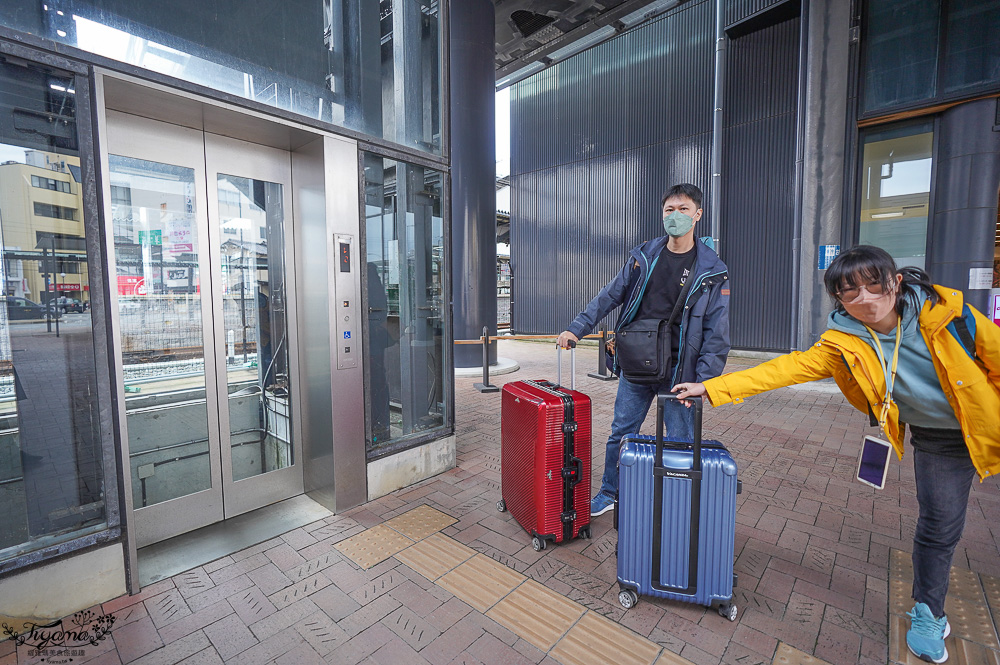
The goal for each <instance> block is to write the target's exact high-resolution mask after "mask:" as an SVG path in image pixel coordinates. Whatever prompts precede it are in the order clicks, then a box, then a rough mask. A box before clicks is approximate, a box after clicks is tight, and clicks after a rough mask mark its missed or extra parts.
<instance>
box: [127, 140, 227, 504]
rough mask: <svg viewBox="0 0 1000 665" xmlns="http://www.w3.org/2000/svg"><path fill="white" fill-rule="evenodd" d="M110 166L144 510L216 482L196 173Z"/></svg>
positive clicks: (138, 497) (135, 164) (135, 463)
mask: <svg viewBox="0 0 1000 665" xmlns="http://www.w3.org/2000/svg"><path fill="white" fill-rule="evenodd" d="M108 164H109V167H110V174H111V186H112V189H113V190H115V191H117V197H116V198H115V202H113V203H112V205H111V213H112V219H111V227H112V229H114V233H115V256H114V270H115V280H116V284H117V288H118V314H119V320H120V330H121V333H120V334H121V348H122V361H123V370H124V377H123V378H124V381H125V393H126V394H125V413H126V417H127V420H128V440H129V467H130V469H131V473H132V494H133V501H134V505H135V507H136V508H137V509H138V508H142V507H145V506H151V505H153V504H156V503H160V502H162V501H167V500H169V499H174V498H177V497H180V496H185V495H187V494H192V493H194V492H198V491H201V490H205V489H208V488H209V487H211V484H212V473H211V462H210V459H209V435H208V407H207V404H206V401H205V348H204V337H203V334H204V333H203V322H202V309H201V308H202V295H201V262H202V256H201V248H200V247H199V246H198V234H197V232H196V217H195V213H196V210H197V201H196V198H195V181H194V177H195V173H194V170H193V169H190V168H186V167H181V166H174V165H171V164H163V163H159V162H152V161H147V160H143V159H135V158H132V157H121V156H118V155H110V156H109V157H108ZM116 188H117V189H116Z"/></svg>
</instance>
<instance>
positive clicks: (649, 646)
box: [549, 612, 688, 665]
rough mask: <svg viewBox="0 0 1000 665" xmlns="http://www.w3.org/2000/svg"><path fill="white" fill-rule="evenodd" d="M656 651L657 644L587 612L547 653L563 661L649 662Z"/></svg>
mask: <svg viewBox="0 0 1000 665" xmlns="http://www.w3.org/2000/svg"><path fill="white" fill-rule="evenodd" d="M659 653H660V645H659V644H655V643H654V642H650V641H649V640H647V639H646V638H645V637H642V636H640V635H637V634H636V633H633V632H632V631H631V630H629V629H628V628H623V627H622V626H619V625H618V624H617V623H615V622H613V621H610V620H608V619H605V618H604V617H602V616H601V615H599V614H596V613H594V612H587V613H586V614H584V615H583V618H582V619H580V620H579V621H577V622H576V625H575V626H573V627H572V628H570V629H569V632H568V633H566V636H565V637H563V638H562V639H561V640H559V641H558V642H557V643H556V645H555V647H553V648H552V651H550V652H549V655H550V656H552V657H553V658H555V659H556V660H558V661H559V662H560V663H564V665H606V664H607V663H616V664H620V665H653V661H655V660H656V656H657V655H659ZM666 662H670V661H666ZM678 662H680V663H687V662H688V661H686V660H681V661H678Z"/></svg>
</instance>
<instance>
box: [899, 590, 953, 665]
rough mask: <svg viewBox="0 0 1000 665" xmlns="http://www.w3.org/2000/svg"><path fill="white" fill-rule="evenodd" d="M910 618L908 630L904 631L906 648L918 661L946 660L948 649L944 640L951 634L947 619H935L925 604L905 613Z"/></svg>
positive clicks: (919, 604) (915, 606)
mask: <svg viewBox="0 0 1000 665" xmlns="http://www.w3.org/2000/svg"><path fill="white" fill-rule="evenodd" d="M906 616H908V617H910V629H909V630H908V631H906V646H907V647H909V648H910V651H912V652H913V655H914V656H916V657H917V658H919V659H920V660H926V661H927V662H930V663H943V662H944V661H946V660H948V649H946V648H945V646H944V638H946V637H948V635H950V634H951V624H949V623H948V617H947V616H943V617H941V618H940V619H935V618H934V615H933V614H931V608H929V607H927V604H926V603H917V604H916V605H914V606H913V610H912V611H910V612H907V613H906Z"/></svg>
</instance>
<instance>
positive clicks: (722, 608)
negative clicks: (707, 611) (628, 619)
mask: <svg viewBox="0 0 1000 665" xmlns="http://www.w3.org/2000/svg"><path fill="white" fill-rule="evenodd" d="M619 600H620V596H619ZM736 613H737V609H736V604H735V603H726V604H725V605H719V616H724V617H726V618H727V619H729V620H730V621H736Z"/></svg>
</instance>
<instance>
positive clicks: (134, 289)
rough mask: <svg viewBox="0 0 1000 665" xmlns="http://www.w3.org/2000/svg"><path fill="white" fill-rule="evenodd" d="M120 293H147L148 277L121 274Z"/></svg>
mask: <svg viewBox="0 0 1000 665" xmlns="http://www.w3.org/2000/svg"><path fill="white" fill-rule="evenodd" d="M118 295H120V296H144V295H146V278H145V277H140V276H138V275H119V276H118Z"/></svg>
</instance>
